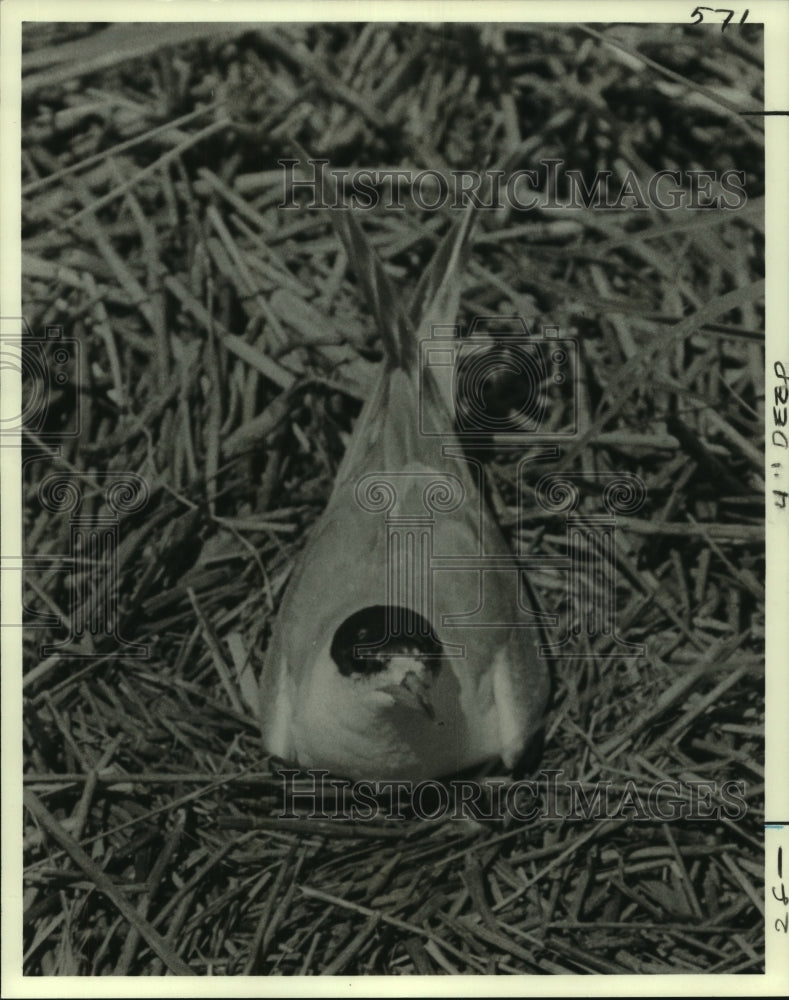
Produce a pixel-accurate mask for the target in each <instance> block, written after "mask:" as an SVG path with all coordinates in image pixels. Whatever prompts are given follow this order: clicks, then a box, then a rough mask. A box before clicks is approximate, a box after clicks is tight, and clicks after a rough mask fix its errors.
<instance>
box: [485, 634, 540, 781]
mask: <svg viewBox="0 0 789 1000" xmlns="http://www.w3.org/2000/svg"><path fill="white" fill-rule="evenodd" d="M533 637H534V632H533V630H531V629H528V630H527V629H522V628H514V629H513V630H512V632H511V633H510V639H509V642H508V643H507V645H506V646H504V647H503V648H502V649H501V650H499V652H498V653H497V654H496V657H495V659H494V662H493V699H494V702H495V705H496V713H497V716H498V725H499V739H500V740H501V759H502V760H503V761H504V764H505V765H506V767H508V768H509V769H510V770H512V769H513V768H514V767H515V765H516V764H517V763H518V760H519V759H520V757H521V755H522V753H523V750H524V748H525V747H526V746H527V745H528V744H529V743H531V741H532V740H533V739H534V737H535V736H536V735H537V733H538V732H539V730H540V729H541V728H542V725H543V722H544V713H545V709H546V707H547V705H548V698H549V695H550V687H551V684H550V675H549V672H548V666H547V664H546V663H545V661H544V660H543V659H541V658H540V657H539V655H537V651H536V650H535V649H534V646H533V645H532V644H533V642H534V638H533ZM524 645H529V646H530V647H531V648H530V649H529V650H528V652H527V651H526V650H525V649H524Z"/></svg>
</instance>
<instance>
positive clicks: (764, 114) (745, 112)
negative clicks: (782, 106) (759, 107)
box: [740, 111, 789, 118]
mask: <svg viewBox="0 0 789 1000" xmlns="http://www.w3.org/2000/svg"><path fill="white" fill-rule="evenodd" d="M740 114H741V115H756V116H757V117H759V116H761V117H762V118H766V117H767V116H768V115H789V111H741V112H740Z"/></svg>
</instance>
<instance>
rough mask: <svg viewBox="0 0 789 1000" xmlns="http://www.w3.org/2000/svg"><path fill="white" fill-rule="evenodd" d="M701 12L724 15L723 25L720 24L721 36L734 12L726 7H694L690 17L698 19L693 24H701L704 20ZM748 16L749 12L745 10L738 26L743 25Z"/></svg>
mask: <svg viewBox="0 0 789 1000" xmlns="http://www.w3.org/2000/svg"><path fill="white" fill-rule="evenodd" d="M703 10H709V11H712V13H713V14H725V15H726V17H725V18H724V19H723V24H721V34H723V32H724V31H725V30H726V29H727V28H728V26H729V22H730V21H731V19H732V18H733V17H734V13H735V12H734V11H733V10H730V9H729V8H728V7H694V9H693V12H692V13H691V15H690V16H691V17H696V18H698V20H697V21H694V22H693V24H701V22H702V21H703V20H704V15H703V14H702V13H701V12H702V11H703ZM749 14H750V10H746V11H745V13H744V14H743V15H742V17H741V18H740V24H745V21H746V19H747V17H748V15H749Z"/></svg>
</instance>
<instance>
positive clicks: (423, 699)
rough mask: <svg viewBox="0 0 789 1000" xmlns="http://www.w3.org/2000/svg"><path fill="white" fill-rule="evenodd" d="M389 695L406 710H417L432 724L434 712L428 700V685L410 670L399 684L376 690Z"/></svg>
mask: <svg viewBox="0 0 789 1000" xmlns="http://www.w3.org/2000/svg"><path fill="white" fill-rule="evenodd" d="M378 690H379V691H386V692H387V693H388V694H391V695H392V696H393V697H394V698H395V699H396V700H397V702H398V703H399V704H401V705H405V706H407V707H408V708H418V709H419V710H420V711H422V712H424V713H425V715H426V716H427V717H428V719H430V721H431V722H432V721H433V720H434V719H435V717H436V712H435V709H434V708H433V706H432V705H431V704H430V699H429V698H428V691H429V688H428V685H427V684H425V682H424V681H423V680H421V679H420V678H419V677H418V676H417V675H416V674H415V673H414V672H413V671H412V670H409V671H408V673H407V674H406V675H405V677H404V678H403V679H402V680H401V681H400V683H399V684H386V685H384V686H383V687H380V688H379V689H378Z"/></svg>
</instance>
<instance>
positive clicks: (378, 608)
mask: <svg viewBox="0 0 789 1000" xmlns="http://www.w3.org/2000/svg"><path fill="white" fill-rule="evenodd" d="M443 655H444V647H443V646H442V644H441V640H440V639H439V638H438V636H437V635H436V633H435V632H434V631H433V627H432V626H431V624H430V622H429V621H428V620H427V619H426V618H424V617H423V616H422V615H420V614H417V612H416V611H412V610H411V609H410V608H402V607H395V606H393V605H386V604H376V605H374V606H372V607H369V608H362V609H361V611H355V612H354V613H353V614H352V615H351V616H350V617H349V618H346V619H345V621H344V622H343V623H342V625H340V627H339V628H338V629H337V631H336V632H335V633H334V638H333V639H332V644H331V656H332V659H333V660H334V662H335V663H336V664H337V668H338V670H339V671H340V673H341V674H342V675H343V676H344V677H349V676H351V675H352V674H375V673H378V672H379V671H381V670H385V669H386V667H387V665H388V663H389V661H390V660H391V659H392V657H394V656H413V657H414V659H416V660H420V661H421V662H424V663H428V664H429V665H430V666H431V668H432V669H434V670H435V671H437V670H438V668H439V666H440V665H441V658H442V657H443Z"/></svg>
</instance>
